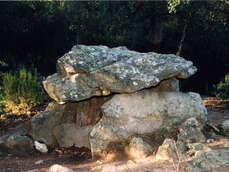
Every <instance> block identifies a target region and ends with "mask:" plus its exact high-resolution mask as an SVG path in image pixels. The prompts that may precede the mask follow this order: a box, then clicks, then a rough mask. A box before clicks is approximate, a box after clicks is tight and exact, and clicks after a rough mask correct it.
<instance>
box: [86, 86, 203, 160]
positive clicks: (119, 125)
mask: <svg viewBox="0 0 229 172" xmlns="http://www.w3.org/2000/svg"><path fill="white" fill-rule="evenodd" d="M102 110H103V117H102V119H101V120H100V121H99V122H98V123H97V124H96V125H95V127H94V128H93V129H92V131H91V133H90V138H89V139H90V143H91V151H92V154H93V156H97V155H98V156H99V154H101V153H102V152H103V151H104V150H106V147H107V146H108V145H109V144H110V143H111V142H120V141H123V140H125V139H128V138H129V137H131V136H133V135H136V134H137V135H144V134H149V133H151V134H154V135H160V136H163V135H166V134H171V135H174V133H176V132H177V131H179V128H180V127H181V126H182V125H183V123H184V122H185V121H186V120H187V119H190V118H191V117H193V118H195V119H196V120H197V121H198V127H200V128H201V126H203V125H204V123H205V122H206V120H207V111H206V108H205V106H204V105H203V103H202V100H201V97H200V95H199V94H197V93H181V92H154V91H152V90H151V89H148V90H143V91H139V92H136V93H133V94H117V95H115V96H114V97H113V98H112V99H111V100H109V101H108V102H106V103H105V104H104V105H103V106H102Z"/></svg>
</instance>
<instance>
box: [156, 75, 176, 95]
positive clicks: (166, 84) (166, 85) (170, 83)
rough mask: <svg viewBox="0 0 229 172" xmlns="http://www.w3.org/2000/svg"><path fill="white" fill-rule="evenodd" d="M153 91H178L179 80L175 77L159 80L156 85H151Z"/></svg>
mask: <svg viewBox="0 0 229 172" xmlns="http://www.w3.org/2000/svg"><path fill="white" fill-rule="evenodd" d="M152 90H153V91H170V92H172V91H179V90H180V87H179V80H178V79H176V78H171V79H166V80H163V81H161V82H160V83H159V84H158V85H157V86H155V87H152Z"/></svg>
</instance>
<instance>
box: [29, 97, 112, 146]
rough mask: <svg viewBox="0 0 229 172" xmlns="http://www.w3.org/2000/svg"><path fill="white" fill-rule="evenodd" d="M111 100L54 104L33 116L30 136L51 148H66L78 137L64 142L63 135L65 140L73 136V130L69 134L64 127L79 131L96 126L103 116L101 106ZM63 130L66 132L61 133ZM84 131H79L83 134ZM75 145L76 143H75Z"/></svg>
mask: <svg viewBox="0 0 229 172" xmlns="http://www.w3.org/2000/svg"><path fill="white" fill-rule="evenodd" d="M109 99H110V97H96V98H92V99H90V100H86V101H81V102H76V103H66V104H64V105H60V104H57V103H55V102H52V103H50V104H49V105H48V107H47V108H46V110H45V111H44V112H41V113H40V114H37V115H35V116H33V118H32V120H31V122H30V123H31V129H30V131H29V135H31V137H32V138H33V139H34V140H37V141H39V142H42V143H45V144H46V145H47V146H49V147H57V146H60V147H62V146H63V147H66V146H67V145H68V144H70V142H71V141H73V140H76V136H72V140H71V141H70V140H69V141H67V140H66V141H63V138H62V136H63V135H64V136H65V138H66V137H68V138H69V137H70V134H73V130H72V129H71V130H69V133H68V130H66V129H65V127H63V126H69V125H71V124H74V125H75V126H76V127H78V129H79V128H80V127H84V126H90V125H94V124H95V123H97V122H98V121H99V120H100V119H101V116H102V112H101V109H100V106H101V105H102V104H103V103H104V102H105V101H106V100H109ZM61 129H65V130H63V131H62V132H60V130H61ZM75 130H76V128H75ZM75 130H74V131H75ZM83 130H84V129H82V130H80V129H79V131H81V133H82V132H83ZM63 132H64V133H63ZM58 133H59V134H58ZM74 143H76V142H75V141H74ZM62 144H63V145H62Z"/></svg>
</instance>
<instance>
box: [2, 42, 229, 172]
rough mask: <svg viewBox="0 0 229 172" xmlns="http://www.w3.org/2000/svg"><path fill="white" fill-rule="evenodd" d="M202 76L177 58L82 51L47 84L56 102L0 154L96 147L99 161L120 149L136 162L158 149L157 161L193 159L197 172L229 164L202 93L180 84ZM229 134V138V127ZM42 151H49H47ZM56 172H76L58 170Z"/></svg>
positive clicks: (6, 139) (60, 64)
mask: <svg viewBox="0 0 229 172" xmlns="http://www.w3.org/2000/svg"><path fill="white" fill-rule="evenodd" d="M196 71H197V69H196V67H194V66H193V63H192V62H190V61H187V60H185V59H183V58H182V57H178V56H175V55H172V54H157V53H153V52H149V53H139V52H135V51H130V50H128V49H127V48H125V47H117V48H109V47H106V46H85V45H77V46H74V47H73V48H72V50H71V51H70V52H68V53H67V54H65V55H64V56H63V57H61V58H60V59H58V61H57V73H55V74H53V75H51V76H49V77H47V78H46V80H45V81H44V82H43V85H44V88H45V90H46V91H47V93H48V94H49V96H50V97H51V98H53V99H54V100H55V101H56V102H53V103H50V104H49V105H48V107H47V108H46V110H45V111H44V112H41V113H40V114H38V115H35V116H33V118H32V120H31V121H30V122H28V123H27V124H26V125H24V126H22V127H18V128H16V129H15V130H12V131H11V132H10V133H8V134H7V135H5V136H2V137H0V152H2V153H5V152H7V153H15V154H20V153H21V152H28V153H31V152H33V151H34V147H35V148H36V149H37V150H39V151H41V152H48V151H49V150H50V151H51V150H52V148H56V147H71V146H76V147H88V148H90V149H91V152H92V156H93V157H96V156H100V155H107V154H106V153H109V149H115V147H116V148H118V149H120V150H121V151H123V153H126V154H127V155H128V156H129V157H130V158H132V159H141V158H146V157H148V156H149V155H150V154H151V153H152V152H156V150H157V154H156V159H157V160H171V158H172V159H176V160H178V162H180V160H181V159H186V158H189V161H187V163H186V166H187V168H188V169H189V171H191V170H197V171H198V170H199V169H201V168H206V167H209V168H206V169H211V168H215V167H218V166H221V165H225V164H226V163H227V162H229V153H228V152H226V151H225V150H224V151H223V150H222V151H218V152H215V151H213V150H211V149H210V148H209V147H207V146H206V145H205V141H206V138H205V136H204V135H203V133H202V129H203V127H204V125H205V123H206V121H207V110H206V108H205V106H204V105H203V103H202V99H201V97H200V95H199V94H197V93H192V92H190V93H182V92H179V81H178V80H177V79H176V78H188V77H190V76H191V75H193V74H194V73H195V72H196ZM115 93H118V94H115ZM110 94H111V95H110ZM98 96H100V97H98ZM221 128H222V130H223V132H224V133H225V135H226V134H227V133H229V122H225V123H224V124H223V125H222V127H221ZM159 138H160V139H161V140H159ZM165 138H167V139H165ZM172 138H176V142H175V141H174V140H172ZM164 139H165V140H164ZM35 141H36V142H35ZM163 141H164V143H163ZM34 143H35V145H34ZM38 143H39V144H38ZM162 143H163V144H162ZM160 144H162V145H161V146H160V147H159V145H160ZM41 145H43V146H47V148H46V149H44V150H42V149H40V148H41ZM156 146H157V147H156ZM155 147H156V148H155ZM158 147H159V149H157V148H158ZM118 149H117V150H118ZM106 151H107V152H106ZM112 151H113V150H111V152H112ZM114 152H115V151H114ZM190 157H191V158H190ZM172 162H173V160H172ZM213 162H214V163H215V164H214V163H213ZM194 168H195V169H194ZM109 170H110V171H112V170H113V171H117V170H116V168H111V167H108V169H106V168H104V169H103V170H102V171H109ZM48 171H49V172H51V171H61V172H63V171H72V170H71V169H68V168H65V167H62V166H59V165H54V166H52V167H50V169H49V170H48Z"/></svg>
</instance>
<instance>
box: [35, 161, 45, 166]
mask: <svg viewBox="0 0 229 172" xmlns="http://www.w3.org/2000/svg"><path fill="white" fill-rule="evenodd" d="M43 163H44V160H38V161H36V162H35V163H34V164H35V165H40V164H43Z"/></svg>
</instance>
